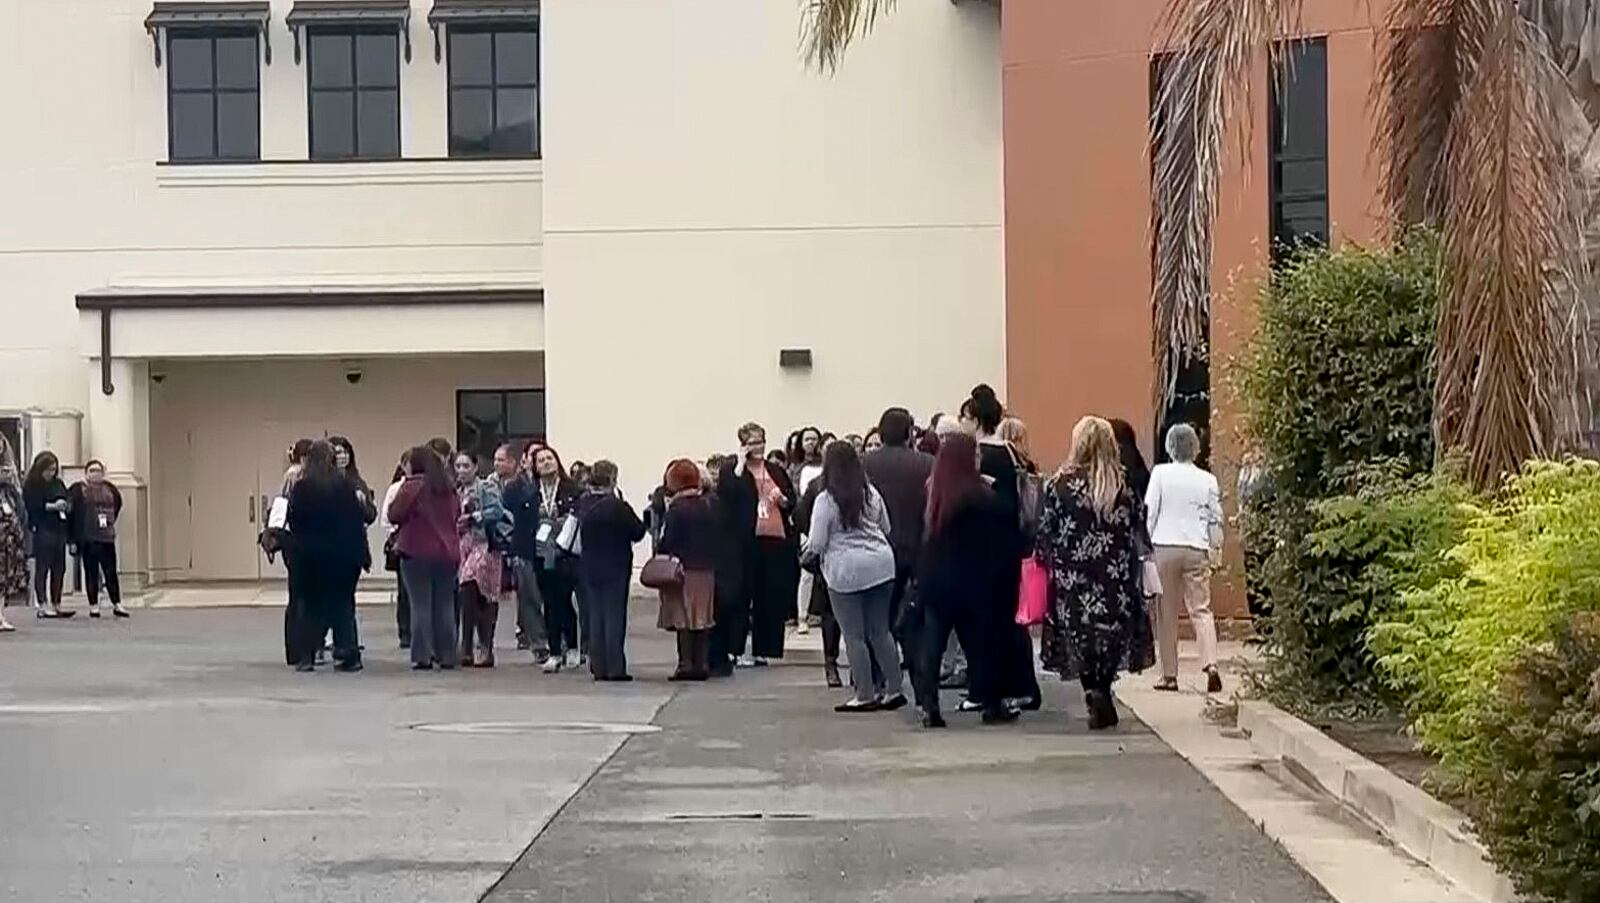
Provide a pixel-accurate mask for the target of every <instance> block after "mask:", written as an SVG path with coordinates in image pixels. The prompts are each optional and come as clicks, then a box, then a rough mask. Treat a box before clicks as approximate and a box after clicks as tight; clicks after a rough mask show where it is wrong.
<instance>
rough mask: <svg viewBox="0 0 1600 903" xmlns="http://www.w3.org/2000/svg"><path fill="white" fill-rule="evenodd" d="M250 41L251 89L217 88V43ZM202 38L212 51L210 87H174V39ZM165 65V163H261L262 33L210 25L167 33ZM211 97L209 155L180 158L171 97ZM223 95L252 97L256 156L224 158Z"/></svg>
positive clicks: (254, 29) (234, 27)
mask: <svg viewBox="0 0 1600 903" xmlns="http://www.w3.org/2000/svg"><path fill="white" fill-rule="evenodd" d="M230 38H249V39H250V46H251V59H252V61H253V63H254V65H255V67H256V78H255V87H254V88H248V89H247V88H223V87H220V86H219V85H218V81H219V79H218V66H217V42H218V41H219V40H222V39H230ZM195 39H202V40H205V41H206V43H207V44H208V45H209V46H210V49H211V85H210V87H209V88H175V87H174V86H173V72H174V70H175V69H176V68H177V66H176V62H175V57H174V56H173V53H172V42H173V41H175V40H195ZM166 41H167V46H166V57H167V64H166V66H165V67H163V68H165V69H166V72H167V85H166V88H167V91H166V94H167V162H169V163H259V162H261V32H260V30H259V29H258V28H256V27H255V26H246V25H238V26H234V25H212V26H206V27H195V28H172V27H168V28H167V30H166ZM202 95H209V96H210V98H211V153H210V154H209V155H208V156H204V157H180V156H177V154H176V153H174V151H175V150H176V138H177V130H176V125H177V118H176V117H175V116H174V115H173V98H174V97H177V96H202ZM223 95H252V96H254V98H255V126H256V127H255V153H254V154H252V155H250V156H223V155H222V129H221V126H220V122H221V116H219V115H218V113H219V109H220V100H219V99H220V98H221V97H222V96H223Z"/></svg>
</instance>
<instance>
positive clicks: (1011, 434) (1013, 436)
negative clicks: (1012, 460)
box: [995, 417, 1034, 470]
mask: <svg viewBox="0 0 1600 903" xmlns="http://www.w3.org/2000/svg"><path fill="white" fill-rule="evenodd" d="M995 435H996V436H999V437H1000V439H1002V440H1003V441H1004V442H1005V443H1006V444H1007V445H1009V446H1011V450H1012V451H1014V452H1016V453H1017V457H1018V458H1021V459H1022V463H1023V464H1024V465H1025V466H1026V467H1027V468H1028V469H1030V470H1031V469H1033V467H1034V463H1033V450H1032V449H1031V448H1030V447H1029V445H1028V425H1027V424H1026V423H1024V422H1022V419H1021V418H1019V417H1007V418H1006V419H1004V420H1002V421H1000V428H999V429H997V430H995Z"/></svg>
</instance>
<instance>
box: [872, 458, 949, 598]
mask: <svg viewBox="0 0 1600 903" xmlns="http://www.w3.org/2000/svg"><path fill="white" fill-rule="evenodd" d="M862 466H863V467H865V468H866V470H867V479H869V480H871V481H872V485H874V486H876V487H878V494H879V495H881V496H883V503H884V505H885V506H887V507H888V509H889V545H891V546H893V547H894V564H895V567H896V568H897V569H899V570H900V571H902V572H903V571H907V570H909V569H911V568H913V567H916V564H917V554H918V552H919V551H921V549H922V533H923V521H924V520H925V519H926V513H927V509H928V478H929V477H931V476H933V456H932V455H929V454H925V453H923V452H919V451H916V450H915V449H912V448H908V447H905V446H899V447H895V446H885V447H883V448H880V449H878V450H877V451H875V452H872V453H871V454H869V455H867V457H866V458H865V459H864V460H863V461H862Z"/></svg>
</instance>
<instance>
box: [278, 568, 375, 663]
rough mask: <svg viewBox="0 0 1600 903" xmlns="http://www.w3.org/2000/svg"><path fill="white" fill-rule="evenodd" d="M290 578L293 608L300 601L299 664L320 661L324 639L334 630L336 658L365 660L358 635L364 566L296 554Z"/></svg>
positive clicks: (296, 651) (340, 660)
mask: <svg viewBox="0 0 1600 903" xmlns="http://www.w3.org/2000/svg"><path fill="white" fill-rule="evenodd" d="M295 558H296V560H295V566H294V569H293V570H292V571H291V572H290V576H289V580H290V583H291V585H292V586H293V592H292V593H291V602H290V605H291V607H294V605H295V604H296V603H298V605H299V608H300V613H299V617H298V618H297V619H296V620H297V621H298V627H299V630H298V633H299V637H298V640H297V642H296V643H295V648H294V655H295V663H296V664H311V663H313V662H315V661H316V654H317V650H318V649H320V648H322V638H323V636H324V635H326V634H327V632H328V631H329V630H330V629H331V630H332V631H333V657H334V660H335V661H338V662H340V663H344V664H355V663H357V662H360V661H361V642H360V640H359V639H358V638H357V636H356V581H358V580H359V579H361V566H360V565H359V564H356V563H350V562H342V561H332V560H327V559H323V558H321V557H319V556H315V555H297V556H295Z"/></svg>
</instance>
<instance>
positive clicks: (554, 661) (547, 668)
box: [539, 655, 561, 674]
mask: <svg viewBox="0 0 1600 903" xmlns="http://www.w3.org/2000/svg"><path fill="white" fill-rule="evenodd" d="M539 667H540V669H541V670H543V671H544V673H546V674H559V673H561V656H559V655H552V656H550V657H549V658H547V659H545V660H544V664H543V665H540V666H539Z"/></svg>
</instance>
